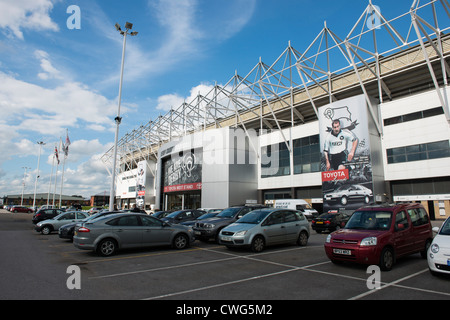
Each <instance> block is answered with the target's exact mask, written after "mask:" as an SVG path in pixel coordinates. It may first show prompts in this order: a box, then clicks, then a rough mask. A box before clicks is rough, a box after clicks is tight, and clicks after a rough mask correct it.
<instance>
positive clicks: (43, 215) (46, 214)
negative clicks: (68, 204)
mask: <svg viewBox="0 0 450 320" xmlns="http://www.w3.org/2000/svg"><path fill="white" fill-rule="evenodd" d="M63 212H64V210H61V209H41V210H38V211H37V212H36V213H35V214H34V215H33V218H32V220H31V221H32V222H33V223H34V224H37V223H38V222H40V221H44V220H48V219H53V218H54V217H56V216H57V215H60V214H61V213H63Z"/></svg>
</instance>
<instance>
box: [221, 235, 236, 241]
mask: <svg viewBox="0 0 450 320" xmlns="http://www.w3.org/2000/svg"><path fill="white" fill-rule="evenodd" d="M220 238H221V239H222V241H233V238H231V237H223V236H222V237H220Z"/></svg>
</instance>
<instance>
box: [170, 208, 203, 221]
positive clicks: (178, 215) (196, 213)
mask: <svg viewBox="0 0 450 320" xmlns="http://www.w3.org/2000/svg"><path fill="white" fill-rule="evenodd" d="M204 213H205V211H202V210H193V209H186V210H178V211H174V212H172V213H170V214H168V215H167V216H165V217H164V218H161V220H162V221H166V222H170V223H181V222H187V221H193V220H195V219H197V218H198V217H200V216H201V215H202V214H204Z"/></svg>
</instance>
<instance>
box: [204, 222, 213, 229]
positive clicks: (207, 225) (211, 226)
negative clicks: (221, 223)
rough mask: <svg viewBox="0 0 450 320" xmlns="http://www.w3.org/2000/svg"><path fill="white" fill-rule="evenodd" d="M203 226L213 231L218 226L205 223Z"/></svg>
mask: <svg viewBox="0 0 450 320" xmlns="http://www.w3.org/2000/svg"><path fill="white" fill-rule="evenodd" d="M203 226H204V227H205V228H208V229H212V228H214V227H215V226H216V225H215V224H212V223H205V224H204V225H203Z"/></svg>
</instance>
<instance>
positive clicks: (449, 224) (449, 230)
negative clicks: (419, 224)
mask: <svg viewBox="0 0 450 320" xmlns="http://www.w3.org/2000/svg"><path fill="white" fill-rule="evenodd" d="M439 234H440V235H443V236H450V219H447V220H446V221H445V222H444V224H443V225H442V228H441V231H439Z"/></svg>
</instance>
